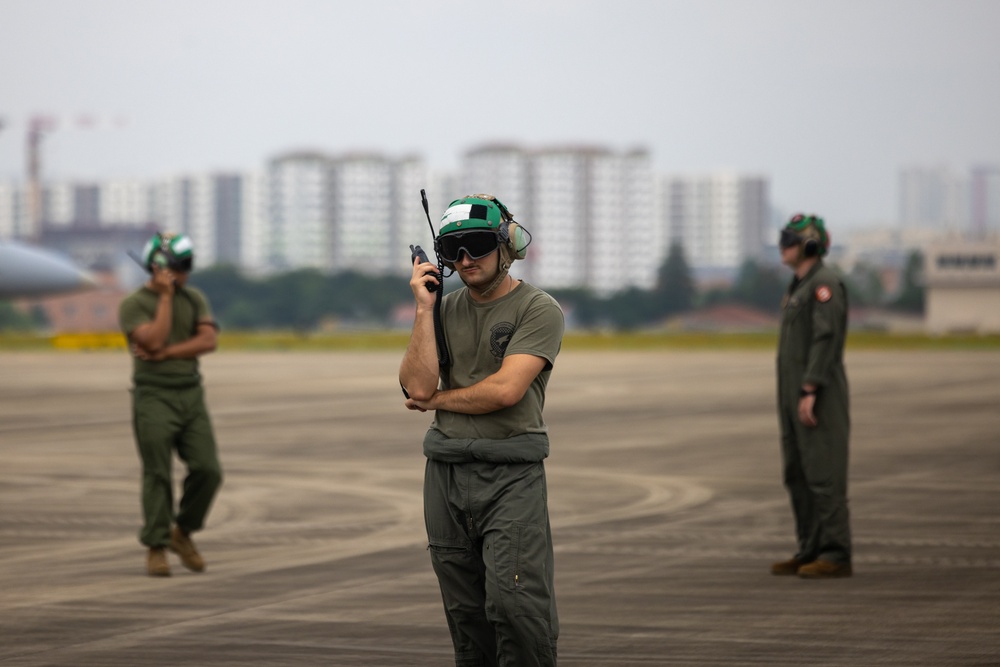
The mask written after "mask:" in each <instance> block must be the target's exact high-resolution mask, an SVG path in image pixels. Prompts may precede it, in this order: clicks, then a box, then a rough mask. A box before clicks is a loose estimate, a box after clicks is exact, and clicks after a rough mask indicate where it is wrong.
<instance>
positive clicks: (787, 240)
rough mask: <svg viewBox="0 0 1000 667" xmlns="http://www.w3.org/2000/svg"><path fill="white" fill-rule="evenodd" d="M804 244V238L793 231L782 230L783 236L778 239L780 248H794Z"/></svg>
mask: <svg viewBox="0 0 1000 667" xmlns="http://www.w3.org/2000/svg"><path fill="white" fill-rule="evenodd" d="M800 243H802V237H801V236H799V235H798V234H796V233H795V232H794V231H793V230H791V229H782V230H781V236H780V237H779V238H778V247H779V248H793V247H795V246H797V245H799V244H800Z"/></svg>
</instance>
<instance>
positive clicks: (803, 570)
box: [798, 560, 854, 579]
mask: <svg viewBox="0 0 1000 667" xmlns="http://www.w3.org/2000/svg"><path fill="white" fill-rule="evenodd" d="M852 574H854V572H853V571H852V570H851V564H850V563H834V562H833V561H830V560H817V561H814V562H812V563H809V564H808V565H803V566H802V567H800V568H799V572H798V575H799V576H800V577H802V578H803V579H839V578H841V577H849V576H851V575H852Z"/></svg>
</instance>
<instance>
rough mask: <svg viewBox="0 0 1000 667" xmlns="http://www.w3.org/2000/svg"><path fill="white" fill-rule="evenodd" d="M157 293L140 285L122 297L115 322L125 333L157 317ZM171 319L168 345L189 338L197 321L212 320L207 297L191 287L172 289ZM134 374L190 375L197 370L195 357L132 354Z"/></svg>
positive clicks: (128, 333) (128, 334)
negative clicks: (153, 358) (155, 358)
mask: <svg viewBox="0 0 1000 667" xmlns="http://www.w3.org/2000/svg"><path fill="white" fill-rule="evenodd" d="M159 300H160V295H159V294H158V293H156V292H154V291H153V290H151V289H150V288H148V287H146V286H145V285H143V286H142V287H140V288H139V289H137V290H136V291H134V292H132V293H131V294H129V295H128V296H127V297H125V298H124V299H123V300H122V302H121V305H120V306H119V307H118V322H119V325H120V326H121V329H122V332H124V334H125V337H126V338H128V337H129V336H131V334H132V332H133V331H135V330H136V329H137V328H138V327H139V326H141V325H143V324H146V323H148V322H152V321H153V319H154V318H155V317H156V305H157V303H159ZM172 306H173V308H172V310H171V312H172V313H173V320H172V322H171V325H170V335H169V336H168V337H167V345H173V344H175V343H180V342H183V341H185V340H187V339H189V338H192V337H193V336H194V335H195V333H196V331H197V326H196V323H197V322H204V321H206V320H207V321H211V320H212V311H211V309H210V308H209V306H208V299H206V298H205V295H204V294H202V293H201V292H200V291H199V290H198V289H196V288H194V287H189V286H185V287H178V288H177V289H176V290H175V291H174V299H173V304H172ZM132 371H133V374H134V375H139V374H147V373H154V374H157V375H183V376H190V375H196V374H197V373H198V359H197V358H194V359H167V360H166V361H143V360H142V359H139V358H138V357H135V356H133V357H132Z"/></svg>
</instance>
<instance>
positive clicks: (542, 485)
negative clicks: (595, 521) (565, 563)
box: [399, 195, 564, 667]
mask: <svg viewBox="0 0 1000 667" xmlns="http://www.w3.org/2000/svg"><path fill="white" fill-rule="evenodd" d="M529 241H530V235H528V234H527V232H526V231H525V230H524V229H523V228H522V227H520V226H519V225H518V224H517V223H516V222H514V220H513V217H512V216H511V215H510V213H509V212H508V211H507V209H506V207H504V205H503V204H501V203H500V202H499V201H498V200H497V199H496V198H494V197H492V196H490V195H470V196H468V197H464V198H462V199H457V200H455V201H453V202H452V203H451V205H450V206H449V207H448V209H447V210H446V211H445V213H444V216H443V217H442V219H441V223H440V226H439V229H438V237H437V241H436V250H437V253H438V256H439V258H440V259H441V261H442V262H443V264H444V265H445V266H447V267H448V268H449V269H452V270H453V271H454V272H455V273H457V274H458V276H459V277H460V278H461V279H462V282H463V283H464V284H465V287H464V288H462V289H459V290H456V291H454V292H452V293H450V294H448V295H447V296H444V297H443V300H442V303H441V312H440V314H441V317H440V326H441V327H442V328H443V334H444V340H445V341H446V345H447V348H448V354H447V358H450V360H451V362H450V364H445V365H440V364H439V356H438V349H437V341H436V338H435V328H434V327H435V324H434V317H433V310H434V304H435V300H436V298H437V297H438V295H437V291H438V290H440V289H441V287H442V283H441V279H440V276H439V274H438V273H437V272H436V267H435V266H434V265H433V264H431V263H430V262H421V261H420V259H419V258H417V259H415V260H414V265H413V276H412V278H411V279H410V288H411V289H412V291H413V295H414V299H415V300H416V305H417V311H416V318H415V320H414V324H413V333H412V335H411V337H410V343H409V345H408V346H407V349H406V353H405V355H404V357H403V361H402V363H401V365H400V370H399V380H400V384H401V385H402V386H403V388H404V392H405V393H406V394H407V396H408V398H407V400H406V403H405V405H406V407H407V408H408V409H410V410H417V411H420V412H424V411H427V410H434V411H435V415H434V421H433V422H432V423H431V425H430V428H429V429H428V431H427V434H426V435H425V437H424V443H423V449H424V454H425V456H426V457H427V463H426V467H425V473H424V522H425V525H426V528H427V537H428V542H429V551H430V556H431V564H432V566H433V568H434V572H435V574H436V575H437V578H438V583H439V585H440V588H441V596H442V600H443V602H444V608H445V615H446V617H447V621H448V628H449V630H450V631H451V637H452V642H453V644H454V649H455V663H456V665H462V666H466V665H498V664H503V665H519V666H521V667H531V666H535V665H555V664H556V640H557V639H558V636H559V619H558V615H557V613H556V603H555V591H554V585H553V554H552V534H551V529H550V526H549V516H548V500H547V490H546V481H545V468H544V464H543V461H544V459H545V458H546V457H547V456H548V452H549V438H548V429H547V427H546V425H545V421H544V420H543V418H542V408H543V406H544V402H545V390H546V386H547V384H548V380H549V376H550V374H551V372H552V366H553V363H554V362H555V358H556V355H557V354H558V353H559V349H560V347H561V344H562V334H563V329H564V321H563V313H562V310H561V309H560V307H559V304H557V303H556V302H555V300H554V299H552V297H550V296H549V295H548V294H546V293H545V292H543V291H541V290H539V289H537V288H536V287H533V286H531V285H529V284H527V283H525V282H523V281H520V280H515V279H514V278H513V277H512V276H511V275H510V274H509V273H508V271H509V269H510V266H511V264H512V262H513V260H514V259H520V258H523V257H524V253H525V250H526V248H527V245H528V242H529Z"/></svg>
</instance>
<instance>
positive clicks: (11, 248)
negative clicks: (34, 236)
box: [0, 242, 98, 298]
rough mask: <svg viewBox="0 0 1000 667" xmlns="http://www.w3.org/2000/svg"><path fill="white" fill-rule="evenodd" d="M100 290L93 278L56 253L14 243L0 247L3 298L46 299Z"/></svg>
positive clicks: (0, 294) (0, 275)
mask: <svg viewBox="0 0 1000 667" xmlns="http://www.w3.org/2000/svg"><path fill="white" fill-rule="evenodd" d="M97 286H98V282H97V279H96V277H95V276H94V275H93V274H91V273H89V272H88V271H83V270H81V269H80V268H79V267H77V266H75V265H74V264H73V263H72V262H70V261H69V260H67V259H64V258H63V257H61V256H59V255H57V254H55V253H52V252H49V251H47V250H43V249H42V248H36V247H33V246H28V245H23V244H19V243H13V242H10V243H4V244H2V245H0V298H10V297H32V296H44V295H47V294H59V293H62V292H72V291H75V290H82V289H92V288H94V287H97Z"/></svg>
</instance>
